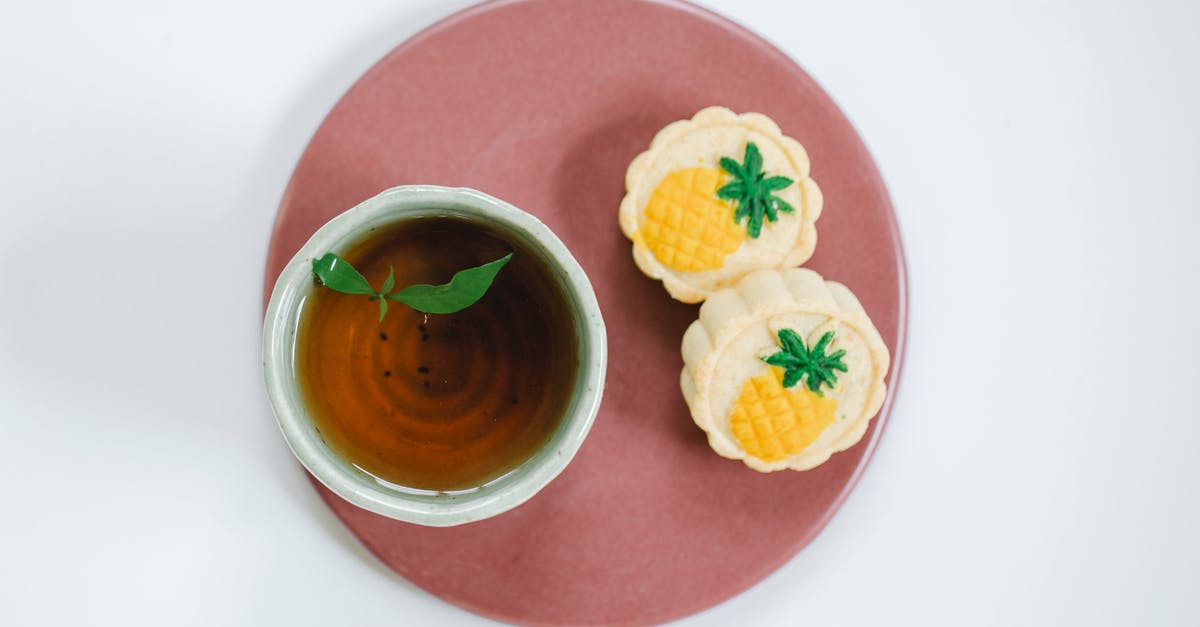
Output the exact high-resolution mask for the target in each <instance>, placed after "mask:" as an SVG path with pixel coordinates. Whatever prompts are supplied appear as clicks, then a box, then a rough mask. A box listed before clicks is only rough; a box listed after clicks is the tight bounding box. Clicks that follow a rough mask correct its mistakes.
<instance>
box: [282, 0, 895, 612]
mask: <svg viewBox="0 0 1200 627" xmlns="http://www.w3.org/2000/svg"><path fill="white" fill-rule="evenodd" d="M712 104H721V105H725V106H727V107H730V108H732V109H733V110H735V111H739V112H744V111H760V112H763V113H766V114H767V115H769V116H771V117H772V118H774V119H775V120H776V121H777V122H779V124H780V126H781V127H783V129H784V131H785V132H786V133H787V134H788V135H791V136H793V137H795V138H797V139H799V140H800V142H801V143H803V144H804V146H805V147H806V148H807V149H808V151H809V153H810V155H811V157H812V161H813V168H812V173H813V177H814V178H815V179H816V180H817V182H818V183H819V184H820V185H821V189H822V190H823V191H824V193H825V212H824V213H823V214H822V216H821V219H820V221H819V222H818V224H817V226H818V231H819V234H820V243H819V244H818V246H817V251H816V256H814V257H813V259H812V261H811V262H810V263H809V264H808V265H809V266H810V267H812V268H814V269H815V270H817V271H819V272H821V273H823V274H824V275H825V276H826V277H827V278H830V279H834V280H837V281H841V282H843V283H845V284H847V285H848V286H849V287H850V288H851V289H852V290H854V291H855V292H856V293H857V294H858V296H859V297H860V299H861V300H862V303H863V305H864V306H865V307H866V309H867V311H868V312H869V313H870V315H871V316H872V318H873V319H874V320H875V323H876V324H877V325H878V327H879V330H880V332H881V333H882V335H883V338H884V340H885V341H886V342H887V344H888V347H889V348H890V349H891V351H892V356H893V361H892V363H893V366H892V371H891V374H890V377H889V382H888V383H889V387H890V388H891V391H892V393H893V394H894V391H895V388H896V384H897V379H898V376H899V372H900V365H901V363H902V361H903V338H904V332H905V313H906V309H905V308H906V305H905V271H904V261H903V253H902V250H901V245H900V239H899V234H898V232H897V229H896V223H895V217H894V215H893V213H892V208H891V205H890V203H889V201H888V197H887V192H886V190H885V189H884V186H883V184H882V182H881V181H880V178H879V174H878V172H877V171H876V169H875V166H874V164H873V163H872V161H871V157H870V155H868V153H867V151H866V149H865V148H864V147H863V144H862V142H861V141H860V140H859V138H858V135H857V134H856V133H855V132H854V129H853V128H852V127H851V126H850V124H849V123H848V122H847V121H846V118H845V117H843V116H842V114H841V113H840V112H839V111H838V109H837V107H836V106H835V105H834V104H833V102H832V101H831V100H830V99H829V97H828V96H826V95H825V93H824V92H822V91H821V89H820V88H819V87H818V86H817V85H816V84H815V83H814V82H813V81H812V79H810V78H809V77H808V76H807V75H806V74H805V73H804V72H803V71H801V70H800V68H798V67H797V66H796V65H795V64H794V63H793V62H792V61H791V60H790V59H788V58H787V57H786V56H785V55H784V54H782V53H780V52H779V51H778V50H776V49H775V48H773V47H772V46H770V45H769V44H767V43H766V42H764V41H763V40H761V39H759V38H758V37H756V36H755V35H753V34H751V33H749V32H747V31H746V30H744V29H742V28H741V27H739V26H736V25H734V24H732V23H730V22H728V21H726V20H724V19H722V18H720V17H718V16H715V15H713V14H711V13H708V12H706V11H703V10H701V9H698V8H695V7H693V6H691V5H686V4H682V3H678V2H649V1H642V0H608V1H606V2H567V1H536V0H528V1H517V2H493V3H488V4H485V5H482V6H479V7H476V8H473V9H470V10H467V11H464V12H462V13H459V14H457V15H454V16H452V17H450V18H449V19H446V20H444V21H442V22H440V23H438V24H436V25H434V26H433V27H431V28H429V29H427V30H425V31H424V32H422V33H420V34H419V35H417V36H416V37H414V38H412V39H411V40H409V41H408V42H406V43H405V44H403V45H401V46H400V47H399V48H397V49H396V50H394V51H393V52H392V53H391V54H389V55H388V56H387V57H385V58H384V59H383V60H382V61H380V62H379V64H378V65H376V66H375V67H374V68H372V69H371V70H370V71H369V72H368V73H367V74H366V75H365V76H363V77H362V79H361V80H359V81H358V83H357V84H356V85H355V86H354V87H353V88H352V89H351V90H350V91H349V92H348V93H347V94H346V96H345V97H344V98H342V100H341V102H339V103H338V105H337V106H336V107H335V108H334V109H333V111H332V112H331V113H330V114H329V117H328V118H327V119H326V120H325V122H324V123H323V124H322V125H321V128H320V129H319V130H318V131H317V133H316V135H315V136H314V137H313V139H312V142H311V143H310V144H309V146H308V148H307V150H306V151H305V153H304V156H303V158H302V159H301V160H300V164H299V165H298V166H297V168H296V171H295V174H294V175H293V177H292V181H291V184H290V186H289V187H288V190H287V194H286V195H285V197H284V200H283V204H282V207H281V208H280V211H279V219H278V223H277V225H276V229H275V234H274V239H273V240H272V242H271V251H270V258H269V262H268V267H267V279H268V281H267V284H268V286H269V285H271V284H272V283H273V282H274V279H275V277H276V275H277V274H278V272H279V270H280V269H281V268H282V266H283V264H284V263H285V262H286V261H287V259H288V258H289V257H291V255H292V254H293V253H294V252H295V251H296V250H297V249H298V248H299V247H300V246H301V244H302V243H303V242H304V241H305V240H306V239H307V238H308V237H309V235H311V234H312V232H313V231H315V230H316V229H317V227H318V226H320V225H321V224H322V223H324V222H325V221H326V220H328V219H329V218H330V217H332V216H333V215H335V214H337V213H339V212H341V211H343V210H345V209H347V208H349V207H351V206H353V205H355V204H357V203H358V202H359V201H361V200H363V199H365V198H368V197H370V196H373V195H374V194H376V193H377V192H379V191H380V190H383V189H385V188H388V187H392V186H394V185H401V184H407V183H432V184H440V185H450V186H466V187H474V188H477V189H480V190H483V191H485V192H487V193H489V194H493V195H495V196H498V197H500V198H503V199H505V200H508V201H509V202H512V203H514V204H516V205H517V206H519V207H522V208H523V209H525V210H526V211H529V212H531V213H533V214H535V215H537V216H539V217H540V218H541V219H542V220H543V221H544V222H545V223H546V224H547V225H549V226H550V228H552V229H553V230H554V231H555V232H556V233H558V235H559V236H560V237H561V238H562V240H563V241H564V242H565V243H566V244H567V246H568V247H569V248H570V249H571V251H572V252H573V253H574V254H575V256H576V257H577V258H578V259H579V262H580V263H581V264H582V265H583V267H584V269H585V270H586V271H587V272H588V274H589V275H590V276H591V279H592V281H593V283H594V284H595V288H596V295H597V297H598V298H599V301H600V306H601V308H602V309H603V311H604V317H605V320H606V321H607V323H608V332H609V351H610V358H609V359H610V361H609V371H608V390H607V393H606V395H605V398H604V403H603V406H602V407H601V410H600V414H599V416H598V417H597V419H596V423H595V427H594V429H593V430H592V433H591V435H590V436H589V438H588V440H587V441H586V442H585V443H584V446H583V448H582V450H581V451H580V453H579V456H578V457H577V458H576V459H575V461H574V462H573V463H572V464H571V465H570V466H569V467H568V468H567V470H566V472H564V473H563V474H562V475H561V476H560V477H559V478H558V479H557V480H556V481H555V482H553V483H551V484H550V486H549V487H548V488H546V489H545V490H544V491H543V492H542V493H541V494H539V495H538V496H536V497H535V498H534V499H533V500H531V501H529V502H528V503H527V504H525V505H523V506H521V507H519V508H517V509H515V510H513V511H511V512H509V513H507V514H504V515H501V516H499V517H497V518H494V519H491V520H487V521H484V522H480V523H474V524H470V525H465V526H461V527H456V528H448V529H434V528H425V527H417V526H413V525H408V524H404V523H399V522H395V521H393V520H390V519H387V518H383V517H380V516H377V515H374V514H371V513H369V512H366V511H364V510H360V509H357V508H355V507H354V506H352V505H350V504H348V503H346V502H344V501H342V500H340V499H339V498H337V497H336V496H333V495H332V494H331V493H329V492H328V491H326V490H325V489H324V488H322V487H321V486H320V485H316V488H317V489H318V490H319V491H320V492H321V494H322V496H323V497H324V499H325V501H326V502H327V503H328V504H329V507H330V508H332V509H333V510H334V512H336V513H337V515H338V516H339V517H340V518H341V519H342V520H343V521H344V522H345V524H346V525H347V526H348V527H349V528H350V529H351V530H352V531H353V532H354V533H355V534H356V535H357V536H358V537H359V538H360V539H361V540H362V542H363V543H364V544H365V545H366V546H367V547H368V548H369V549H370V550H371V551H373V552H374V553H375V554H376V555H378V556H379V558H380V559H381V560H383V562H385V563H386V564H387V565H388V566H390V567H392V568H393V569H395V570H396V571H397V572H398V573H400V574H401V575H403V576H404V577H406V578H408V579H409V580H411V581H412V582H414V583H416V584H417V585H419V586H421V587H423V588H425V589H426V590H428V591H430V592H432V593H433V594H436V595H438V596H440V597H442V598H444V599H446V600H448V601H450V602H452V603H456V604H458V605H461V606H463V607H465V608H468V609H470V610H472V611H475V612H478V613H480V614H485V615H488V616H492V617H495V618H498V619H501V620H504V621H510V622H516V623H539V624H550V623H570V624H581V623H582V624H611V623H621V624H627V623H655V622H661V621H666V620H670V619H673V618H678V617H681V616H684V615H687V614H690V613H692V612H696V611H699V610H701V609H704V608H706V607H709V606H711V605H714V604H716V603H719V602H720V601H723V600H725V599H728V598H729V597H731V596H733V595H735V594H737V593H738V592H740V591H742V590H745V589H746V588H748V587H750V586H751V585H753V584H754V583H756V582H758V581H759V580H761V579H762V578H763V577H765V576H766V575H767V574H769V573H770V572H772V571H773V570H775V569H776V568H778V567H779V566H780V565H781V564H783V563H784V562H786V561H787V560H788V559H789V558H790V557H792V556H793V555H794V554H795V553H796V552H797V551H799V550H800V549H801V548H802V547H804V546H805V545H806V544H807V543H808V542H809V541H810V540H812V538H813V536H815V535H816V534H817V532H819V531H820V530H821V528H822V527H824V526H825V524H826V523H827V522H828V521H829V519H830V517H831V516H832V515H833V513H834V512H835V511H836V510H837V507H838V505H839V504H840V503H841V502H842V500H843V499H844V498H845V497H846V495H847V494H848V493H849V491H850V490H851V488H852V487H853V486H854V483H855V481H856V480H857V479H858V476H859V474H860V473H861V472H862V470H863V468H864V466H865V465H866V462H867V460H868V458H869V457H870V453H871V451H872V449H874V447H875V445H876V444H877V443H878V441H879V435H880V432H881V430H882V428H883V425H884V423H885V422H886V420H887V417H888V412H889V411H890V409H891V397H889V400H888V403H887V404H885V405H884V408H883V411H882V412H880V415H879V416H878V417H877V418H875V420H874V421H873V422H872V424H871V429H870V430H869V431H868V432H867V435H866V437H865V438H864V439H863V441H862V442H860V443H859V444H858V445H856V446H855V447H853V448H851V449H850V450H848V451H845V452H843V453H839V454H837V455H835V456H834V457H833V458H832V459H831V460H830V461H829V462H828V463H826V464H824V465H823V466H820V467H819V468H817V469H815V470H812V471H809V472H804V473H797V472H780V473H775V474H771V475H763V474H759V473H756V472H753V471H750V470H748V469H747V468H746V467H745V466H743V465H742V464H741V463H740V462H735V461H729V460H726V459H722V458H720V457H718V456H717V455H716V454H714V453H713V452H712V451H710V450H709V448H708V446H707V444H706V443H705V438H704V434H703V433H702V432H701V431H700V430H699V429H698V428H696V426H695V425H694V424H693V423H692V421H691V418H690V417H689V416H688V411H687V408H686V407H685V406H684V404H683V400H682V398H681V396H680V392H679V369H680V367H681V365H682V362H681V359H680V356H679V341H680V338H681V337H682V335H683V330H684V328H685V327H686V326H687V325H688V323H689V322H691V321H692V320H693V319H694V318H695V316H696V311H697V307H696V306H694V305H683V304H680V303H677V302H674V301H672V300H671V299H670V298H668V297H667V295H666V292H665V291H664V290H663V288H662V286H661V285H660V284H658V283H656V282H653V281H651V280H649V279H647V278H645V277H644V276H642V275H641V274H640V273H639V272H638V270H637V269H636V268H635V267H634V264H633V261H632V259H631V257H630V249H629V242H628V241H627V240H626V239H625V238H624V237H623V236H622V235H621V233H620V231H619V229H618V227H617V205H618V204H619V203H620V201H621V197H622V195H623V193H624V174H625V168H626V166H627V165H628V163H629V161H630V160H631V159H632V158H633V157H634V156H635V155H637V154H638V153H639V152H641V151H642V150H644V149H645V148H646V147H647V145H649V143H650V139H651V138H652V137H653V136H654V133H655V131H657V130H658V129H659V128H661V127H662V126H664V125H665V124H667V123H669V122H671V121H672V120H677V119H681V118H687V117H690V116H691V115H692V114H693V113H695V112H696V111H697V110H699V109H701V108H703V107H705V106H708V105H712Z"/></svg>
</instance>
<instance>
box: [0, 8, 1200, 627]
mask: <svg viewBox="0 0 1200 627" xmlns="http://www.w3.org/2000/svg"><path fill="white" fill-rule="evenodd" d="M707 4H710V5H711V6H713V7H714V8H715V9H717V10H719V11H720V12H722V13H724V14H726V15H728V16H730V17H732V18H734V19H736V20H738V21H740V22H742V23H743V24H746V25H747V26H749V27H750V28H751V29H753V30H755V31H757V32H759V33H761V34H763V35H765V36H766V37H767V38H769V39H771V40H772V41H774V42H776V43H777V44H778V45H779V46H780V47H782V48H783V49H784V50H786V51H787V52H788V53H789V54H791V55H792V56H793V57H794V58H795V59H797V60H798V61H799V62H800V63H801V64H802V65H803V66H804V67H805V68H806V69H807V70H808V71H809V72H811V73H812V74H813V76H814V77H815V78H816V79H817V80H818V81H819V82H820V83H821V84H822V85H824V86H825V87H826V88H827V89H828V90H829V92H830V93H831V94H832V96H833V97H834V98H835V99H836V100H837V101H838V102H839V103H840V104H841V105H842V106H843V108H844V109H845V111H846V113H847V115H849V117H850V118H851V120H852V121H853V122H854V123H855V124H856V125H857V126H858V128H859V130H860V131H861V133H862V135H863V136H864V138H865V139H866V142H867V144H868V145H869V147H870V148H871V150H872V151H873V153H874V154H875V156H876V157H877V159H878V162H879V165H880V168H881V170H882V172H883V174H884V177H885V178H886V179H887V182H888V184H889V186H890V189H891V193H892V195H893V199H894V201H895V204H896V207H897V210H898V213H899V218H900V223H901V227H902V229H903V232H904V237H905V243H906V248H907V252H908V258H909V263H910V268H909V270H910V274H911V281H912V302H911V320H912V324H911V331H910V337H909V339H910V343H909V352H908V356H907V363H906V364H905V373H904V381H903V385H902V386H901V388H900V390H899V398H898V402H897V405H896V409H895V413H894V414H893V416H892V422H891V424H890V426H889V428H888V431H887V433H886V434H885V436H884V438H883V440H882V443H881V446H880V447H879V449H878V453H877V455H876V457H875V460H874V462H873V463H872V465H871V466H870V468H869V469H868V472H867V473H866V475H865V477H864V479H863V481H862V483H861V484H860V485H859V487H858V489H857V490H856V491H855V492H854V494H853V495H852V496H851V497H850V499H849V500H848V501H847V502H846V504H845V506H844V507H843V508H842V510H841V511H840V513H838V515H837V516H836V517H835V518H834V520H833V522H832V524H831V525H830V526H829V527H828V528H827V529H826V531H825V532H824V533H823V534H822V535H821V536H820V537H819V538H818V539H817V540H816V541H815V542H814V543H813V544H812V545H811V546H809V547H808V548H807V549H806V550H804V551H803V552H802V553H801V554H800V555H799V556H797V557H796V558H795V559H793V560H792V561H791V562H790V563H788V564H787V565H786V566H785V567H784V568H783V569H781V570H780V571H778V572H777V573H776V574H774V575H773V576H771V577H769V578H768V579H766V580H765V581H763V582H762V583H761V584H759V585H758V586H756V587H755V588H753V589H751V590H750V591H749V592H747V593H745V594H743V595H741V596H738V597H737V598H735V599H733V600H731V601H729V602H727V603H725V604H723V605H721V606H719V607H717V608H714V609H712V610H710V611H707V612H705V613H702V614H700V615H697V616H693V617H691V618H689V619H686V620H684V621H682V623H681V624H684V625H712V626H717V625H729V624H734V622H736V623H737V624H753V621H759V622H761V624H768V625H800V624H805V625H835V624H836V625H889V624H921V625H962V624H981V625H1018V624H1019V625H1063V624H1080V625H1132V624H1139V625H1187V624H1190V625H1195V624H1198V623H1200V593H1198V591H1200V540H1198V539H1197V533H1198V531H1200V486H1198V479H1200V454H1198V449H1200V410H1198V408H1197V396H1196V392H1195V390H1196V389H1197V388H1198V387H1200V366H1198V363H1200V360H1198V357H1197V354H1198V353H1197V349H1200V331H1198V330H1197V329H1198V328H1200V327H1198V325H1200V316H1198V308H1197V305H1198V304H1200V299H1198V298H1197V296H1196V291H1197V289H1200V281H1198V280H1197V279H1196V273H1197V271H1198V270H1200V252H1198V249H1200V246H1198V245H1197V236H1198V235H1200V218H1198V217H1197V213H1198V212H1200V202H1198V200H1197V198H1198V194H1200V191H1198V186H1197V183H1198V182H1200V78H1198V77H1200V36H1197V34H1196V32H1195V31H1196V30H1197V28H1198V27H1200V4H1197V3H1195V2H1189V1H1187V0H1180V1H1178V2H1139V3H1132V2H1131V3H1127V5H1126V4H1124V3H1113V2H1082V1H1081V2H1033V1H1023V2H1014V3H1008V2H987V3H984V2H960V3H944V4H943V3H930V2H921V1H918V2H904V3H893V2H810V1H805V2H798V3H788V6H787V7H786V8H785V7H784V6H783V5H784V3H782V2H768V1H766V0H758V1H753V2H751V1H739V2H734V1H732V0H730V1H721V2H717V1H712V2H708V3H707ZM465 5H466V3H465V2H462V1H454V2H434V1H432V0H421V1H412V2H399V1H397V0H341V1H339V2H316V1H304V2H284V1H273V2H253V1H250V2H247V1H234V0H216V1H211V2H204V3H200V2H195V3H192V4H191V5H190V6H189V5H183V4H173V3H164V2H149V1H146V2H136V1H134V0H110V1H106V2H74V3H70V2H45V3H34V2H28V3H21V4H19V5H18V3H16V2H15V1H13V0H4V2H3V4H0V194H2V196H0V198H2V199H3V201H2V205H0V212H2V213H0V217H2V218H3V220H2V221H0V280H2V282H0V421H2V422H0V436H2V440H0V451H2V453H0V514H2V516H0V624H4V625H39V624H60V625H81V624H115V625H116V624H119V625H126V624H142V625H160V624H171V625H213V624H229V625H268V624H289V625H318V626H327V625H354V626H356V627H363V626H369V625H425V624H439V625H443V624H444V625H480V624H488V623H489V621H486V620H484V619H481V618H479V617H477V616H474V615H471V614H468V613H466V612H464V611H462V610H460V609H458V608H456V607H454V606H451V605H448V604H446V603H444V602H442V601H441V600H439V599H436V598H434V597H431V596H429V595H427V594H425V593H424V592H421V591H419V590H417V589H416V588H414V587H413V586H412V585H410V584H408V583H407V582H405V581H404V580H402V579H401V578H399V577H398V576H396V575H393V574H392V573H391V572H390V571H389V570H388V569H387V568H385V567H383V566H381V565H380V564H379V563H378V562H377V561H376V560H375V559H374V558H372V557H371V556H370V555H369V554H367V553H366V552H365V551H364V550H363V549H362V548H361V547H360V546H359V545H358V544H357V543H356V541H355V540H354V539H353V537H352V536H351V535H350V534H349V533H347V532H346V531H345V530H344V529H343V528H342V527H341V526H340V525H339V523H338V522H337V521H336V520H335V519H334V518H333V517H332V515H331V514H330V513H329V512H328V511H327V510H326V509H325V508H324V507H323V506H322V504H321V503H320V502H319V501H318V499H317V497H316V495H315V493H314V492H313V490H312V489H311V488H310V487H309V485H308V483H307V480H306V479H305V478H304V476H303V474H302V473H301V471H300V469H299V466H298V465H297V464H296V463H295V462H294V461H293V459H292V458H291V456H290V454H289V453H288V451H287V449H286V447H285V445H284V443H283V441H282V438H281V437H280V436H279V434H278V432H277V429H276V427H275V424H274V421H273V420H272V418H271V415H270V410H269V408H268V406H267V403H266V399H265V396H264V393H263V389H262V384H261V378H260V371H259V368H260V367H259V357H258V345H259V331H260V323H261V320H260V311H261V309H260V308H261V286H262V271H263V266H264V262H265V256H266V246H267V242H268V236H269V232H270V227H271V224H272V220H273V218H274V212H275V209H276V207H277V205H278V202H279V200H280V196H281V194H282V191H283V188H284V186H285V184H286V182H287V179H288V176H289V174H290V172H291V169H292V167H293V166H294V164H295V162H296V160H297V159H298V157H299V155H300V153H301V151H302V150H303V148H304V145H305V143H306V142H307V140H308V138H309V137H310V136H311V134H312V133H313V131H314V130H315V129H316V127H317V125H318V124H319V123H320V121H321V118H322V117H323V115H324V114H325V112H326V111H327V110H328V109H329V108H330V107H331V106H332V105H333V103H334V102H335V101H336V100H337V98H338V97H339V96H340V95H341V94H342V93H343V92H344V90H345V89H346V88H347V87H349V85H350V84H351V83H352V82H353V81H354V80H355V79H356V78H357V77H358V76H359V75H360V74H361V73H362V72H363V71H364V70H365V69H366V68H367V67H369V66H370V65H371V64H372V63H374V62H375V61H376V60H377V59H378V58H379V57H381V56H382V55H383V54H384V53H386V52H387V51H388V50H389V49H391V48H392V47H393V46H395V45H396V44H398V43H399V42H401V41H402V40H404V39H405V38H407V37H408V36H410V35H411V34H413V33H415V32H416V31H418V30H419V29H420V28H422V27H424V26H427V25H429V24H430V23H432V22H433V21H435V20H436V19H438V18H441V17H443V16H445V15H447V14H449V13H450V12H452V11H453V10H455V9H457V8H461V7H462V6H465ZM1135 5H1136V7H1135Z"/></svg>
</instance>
